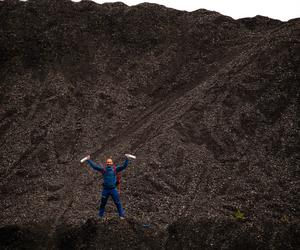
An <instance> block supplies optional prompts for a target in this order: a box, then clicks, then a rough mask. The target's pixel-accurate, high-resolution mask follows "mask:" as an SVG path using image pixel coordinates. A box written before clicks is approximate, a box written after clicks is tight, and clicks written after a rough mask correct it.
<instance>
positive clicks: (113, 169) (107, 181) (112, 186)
mask: <svg viewBox="0 0 300 250" xmlns="http://www.w3.org/2000/svg"><path fill="white" fill-rule="evenodd" d="M125 156H126V159H125V161H124V163H123V164H122V166H119V165H114V164H113V160H112V159H111V158H109V159H107V160H106V166H105V167H103V166H101V165H98V164H96V163H95V162H93V161H92V160H91V159H90V158H91V157H90V155H88V156H87V157H85V158H84V159H82V160H81V162H85V161H86V162H87V163H88V165H89V166H90V167H91V168H93V169H94V170H96V171H99V172H101V173H102V175H103V190H102V195H101V204H100V209H99V216H100V217H101V218H102V217H103V216H104V212H105V206H106V203H107V200H108V198H109V196H111V197H112V199H113V201H114V203H115V205H116V207H117V209H118V213H119V216H120V219H124V209H123V208H122V205H121V202H120V197H119V193H118V190H117V174H118V173H119V172H121V171H123V170H124V169H125V168H127V166H128V163H129V159H128V158H133V159H135V156H133V155H129V154H125Z"/></svg>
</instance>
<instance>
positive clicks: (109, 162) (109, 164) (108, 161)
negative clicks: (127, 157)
mask: <svg viewBox="0 0 300 250" xmlns="http://www.w3.org/2000/svg"><path fill="white" fill-rule="evenodd" d="M113 164H114V163H113V160H112V159H111V158H108V159H107V160H106V165H107V166H112V165H113Z"/></svg>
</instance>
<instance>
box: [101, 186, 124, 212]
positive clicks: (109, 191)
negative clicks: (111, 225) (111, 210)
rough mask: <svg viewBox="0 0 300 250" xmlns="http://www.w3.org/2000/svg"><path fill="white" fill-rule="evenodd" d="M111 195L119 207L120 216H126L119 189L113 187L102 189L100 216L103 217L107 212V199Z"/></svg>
mask: <svg viewBox="0 0 300 250" xmlns="http://www.w3.org/2000/svg"><path fill="white" fill-rule="evenodd" d="M109 196H111V197H112V199H113V201H114V203H115V205H116V207H117V209H118V213H119V216H120V217H123V216H124V210H123V208H122V205H121V202H120V197H119V193H118V190H117V189H116V188H113V189H106V188H104V189H103V191H102V196H101V204H100V209H99V216H100V217H103V215H104V212H105V206H106V203H107V200H108V198H109Z"/></svg>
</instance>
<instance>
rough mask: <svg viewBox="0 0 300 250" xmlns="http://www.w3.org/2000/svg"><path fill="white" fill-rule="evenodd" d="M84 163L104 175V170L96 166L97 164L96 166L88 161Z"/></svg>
mask: <svg viewBox="0 0 300 250" xmlns="http://www.w3.org/2000/svg"><path fill="white" fill-rule="evenodd" d="M86 162H87V163H88V165H89V166H90V167H91V168H93V169H94V170H96V171H99V172H101V173H104V172H105V170H104V168H103V167H102V166H101V165H97V164H96V163H95V162H93V161H92V160H90V159H88V160H87V161H86Z"/></svg>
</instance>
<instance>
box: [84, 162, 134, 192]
mask: <svg viewBox="0 0 300 250" xmlns="http://www.w3.org/2000/svg"><path fill="white" fill-rule="evenodd" d="M87 163H88V164H89V166H90V167H92V168H93V169H94V170H96V171H99V172H101V173H102V175H103V187H104V188H105V189H112V188H115V187H116V183H117V176H116V173H119V172H121V171H123V170H124V169H125V168H127V166H128V163H129V160H128V159H126V160H125V161H124V163H123V165H122V166H119V165H116V171H115V170H114V166H106V167H105V168H104V167H103V166H101V165H97V164H96V163H95V162H93V161H92V160H87ZM115 172H116V173H115Z"/></svg>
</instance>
